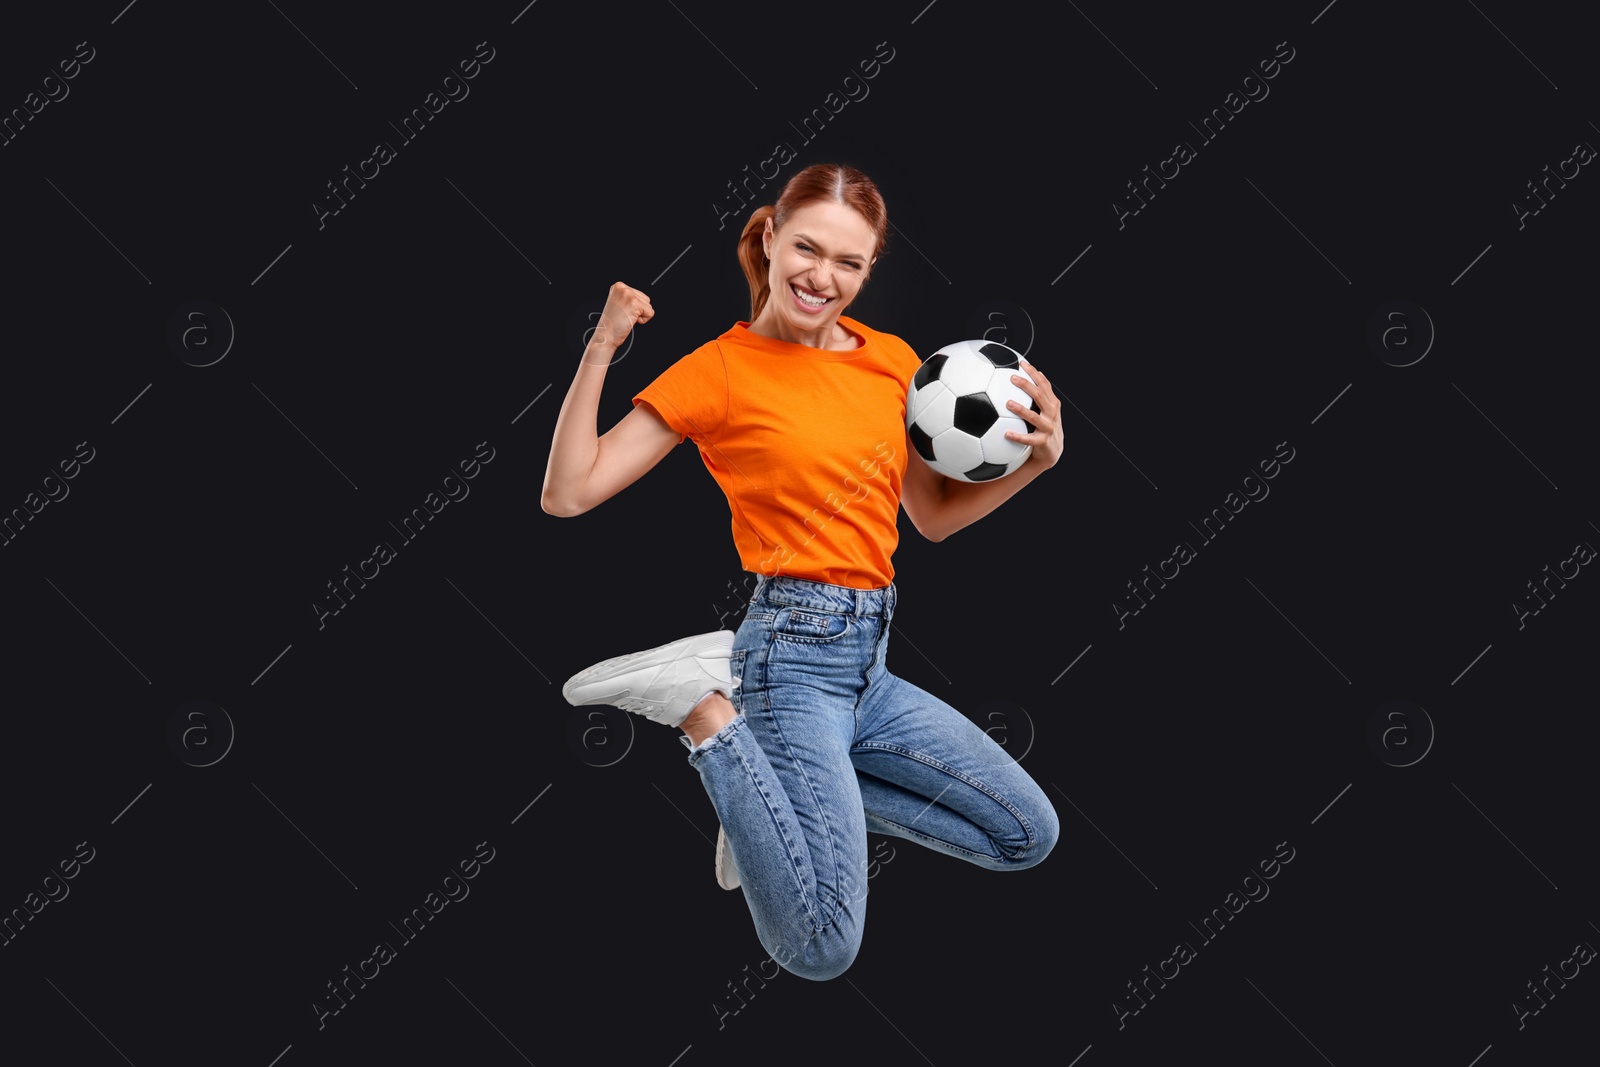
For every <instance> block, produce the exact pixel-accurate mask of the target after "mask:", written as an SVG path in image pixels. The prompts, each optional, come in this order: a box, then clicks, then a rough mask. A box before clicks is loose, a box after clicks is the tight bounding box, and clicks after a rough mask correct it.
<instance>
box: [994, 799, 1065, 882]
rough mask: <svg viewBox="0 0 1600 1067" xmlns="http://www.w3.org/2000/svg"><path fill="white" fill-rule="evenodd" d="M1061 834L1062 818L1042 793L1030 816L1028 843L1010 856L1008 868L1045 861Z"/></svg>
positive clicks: (1030, 865) (1028, 865) (1020, 868)
mask: <svg viewBox="0 0 1600 1067" xmlns="http://www.w3.org/2000/svg"><path fill="white" fill-rule="evenodd" d="M1060 836H1061V820H1060V819H1059V818H1058V817H1057V816H1056V809H1055V808H1054V807H1053V806H1052V805H1051V804H1050V801H1049V800H1048V799H1047V798H1045V797H1044V796H1043V795H1042V794H1041V796H1040V801H1039V804H1038V806H1037V807H1036V808H1035V809H1034V811H1033V812H1032V813H1030V815H1029V818H1028V843H1027V845H1025V846H1024V847H1023V849H1022V851H1021V852H1020V853H1018V854H1017V855H1015V856H1013V857H1011V858H1010V861H1009V862H1008V863H1007V864H1006V868H1007V869H1008V870H1014V871H1021V870H1026V869H1027V868H1029V867H1034V866H1037V865H1038V864H1040V863H1042V862H1044V858H1045V857H1046V856H1048V855H1050V851H1051V850H1052V849H1054V848H1055V847H1056V839H1057V838H1059V837H1060Z"/></svg>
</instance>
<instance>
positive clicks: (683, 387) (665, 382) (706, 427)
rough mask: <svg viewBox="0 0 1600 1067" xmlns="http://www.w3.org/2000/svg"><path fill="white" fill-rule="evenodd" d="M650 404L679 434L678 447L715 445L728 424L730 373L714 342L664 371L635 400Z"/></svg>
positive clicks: (635, 401)
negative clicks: (686, 441)
mask: <svg viewBox="0 0 1600 1067" xmlns="http://www.w3.org/2000/svg"><path fill="white" fill-rule="evenodd" d="M641 400H648V401H649V402H650V406H651V407H653V408H655V409H656V411H657V412H658V413H660V415H661V417H662V418H663V419H665V420H666V422H667V425H668V426H670V427H672V428H673V429H674V430H676V431H677V432H678V443H679V444H680V445H681V444H683V441H684V438H692V439H693V440H694V442H695V444H697V445H706V444H712V443H715V441H716V440H717V438H718V437H720V436H721V434H722V431H723V428H724V427H725V426H726V425H727V421H728V369H727V365H726V364H725V363H724V362H723V359H722V349H721V348H720V347H719V346H718V345H717V343H716V342H715V341H712V342H710V343H708V344H705V345H702V346H700V347H699V348H697V349H695V350H694V351H693V352H690V353H689V354H688V355H687V356H684V357H683V358H682V359H680V360H678V362H676V363H674V364H673V365H672V366H670V367H668V368H667V369H666V370H664V371H662V372H661V374H660V375H659V376H657V378H656V380H655V381H653V382H651V383H650V384H649V385H647V386H645V387H644V388H643V389H642V390H640V391H639V392H638V393H637V394H636V395H635V396H634V398H633V403H634V404H635V405H637V404H638V403H639V401H641Z"/></svg>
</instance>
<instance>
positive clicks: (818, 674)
mask: <svg viewBox="0 0 1600 1067" xmlns="http://www.w3.org/2000/svg"><path fill="white" fill-rule="evenodd" d="M894 606H895V587H894V586H893V585H892V584H891V585H888V586H885V587H884V588H882V589H851V588H847V587H845V586H838V585H829V584H826V583H822V582H815V581H810V580H808V579H803V578H793V577H789V576H786V575H780V576H777V577H772V578H768V577H766V576H760V577H758V579H757V584H756V588H755V592H754V594H753V595H752V597H751V600H750V603H749V607H748V609H747V611H746V613H745V618H744V621H743V623H742V624H741V625H740V626H739V629H738V631H737V632H736V633H735V635H734V642H733V654H732V661H731V663H730V669H731V671H732V674H733V681H734V688H733V705H734V707H735V709H737V711H738V712H739V714H738V715H737V716H736V717H735V718H734V720H733V721H732V722H731V723H729V724H728V725H727V726H725V727H723V728H722V729H721V730H719V731H718V732H717V733H716V734H714V735H712V736H711V737H709V738H707V739H706V740H705V741H704V742H703V743H702V744H700V745H699V746H698V747H695V748H693V749H691V750H690V753H689V763H690V766H692V767H694V768H695V770H696V771H698V772H699V774H700V779H701V781H702V783H703V784H704V785H705V789H706V793H707V794H708V795H709V796H710V797H711V803H712V805H713V806H714V807H715V808H716V810H717V815H718V817H719V818H720V819H721V820H722V827H723V832H724V833H725V834H726V836H727V839H728V846H729V848H730V849H731V851H732V853H733V858H734V863H735V865H736V866H737V868H738V871H739V878H740V881H741V883H742V887H743V890H744V894H745V900H746V902H747V903H748V904H749V906H750V914H751V916H752V917H753V918H754V920H755V926H756V933H757V936H758V937H759V938H760V940H761V943H762V945H763V946H764V947H765V948H766V949H767V950H768V952H770V953H771V955H772V959H773V960H774V961H776V962H777V963H778V964H779V965H780V966H782V967H783V968H784V969H785V970H787V971H789V972H791V973H793V974H797V975H800V976H801V977H803V978H810V979H814V980H817V981H822V980H826V979H829V978H835V977H837V976H839V975H840V974H843V973H844V972H845V970H846V969H847V968H848V967H849V966H850V964H851V963H852V962H853V961H854V960H855V957H856V953H857V952H858V951H859V949H860V947H861V935H862V927H863V923H864V921H865V918H866V908H867V860H868V857H867V832H868V831H869V830H870V831H872V832H873V833H878V834H885V835H888V836H891V837H898V838H903V839H905V840H908V841H913V842H915V843H917V844H920V845H923V846H926V847H928V848H931V849H935V850H937V851H940V852H944V853H946V854H948V855H951V856H955V857H957V858H958V859H963V860H966V861H967V862H969V863H975V864H977V865H978V866H980V867H985V868H987V869H989V870H994V871H1015V870H1022V869H1024V868H1027V867H1032V866H1033V865H1035V864H1037V863H1038V862H1039V861H1040V860H1042V859H1044V858H1045V856H1046V855H1048V854H1049V852H1050V849H1051V848H1052V847H1053V846H1054V845H1055V842H1056V836H1057V834H1058V833H1059V831H1060V824H1059V822H1058V821H1057V818H1056V812H1055V809H1054V808H1053V807H1052V806H1051V804H1050V801H1049V798H1047V797H1046V796H1045V794H1044V791H1043V790H1041V789H1040V788H1039V786H1038V785H1037V784H1036V783H1035V782H1034V781H1033V779H1032V778H1031V777H1029V775H1028V774H1027V772H1026V771H1024V770H1023V769H1022V768H1021V767H1020V766H1018V765H1017V763H1016V761H1015V760H1013V759H1012V758H1011V757H1010V756H1008V755H1007V754H1006V752H1005V750H1004V749H1003V748H1001V747H1000V746H999V745H998V744H996V743H995V742H994V740H993V739H992V738H990V737H989V736H988V735H987V734H985V733H984V732H983V730H982V729H980V728H979V727H978V726H977V725H976V724H975V723H973V722H972V720H970V719H968V718H967V717H966V716H964V715H962V714H961V713H960V712H959V711H957V710H956V709H955V708H953V707H951V706H950V705H949V704H946V703H945V702H944V701H942V700H940V699H939V698H937V697H935V696H932V695H931V694H929V693H927V692H924V691H923V690H922V689H919V688H918V687H916V686H914V685H912V684H911V683H909V682H907V681H904V680H902V679H900V678H897V677H895V676H894V675H893V674H890V673H889V669H888V666H887V663H886V657H887V653H888V645H889V624H890V621H891V620H892V618H893V616H894Z"/></svg>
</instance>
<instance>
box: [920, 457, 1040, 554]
mask: <svg viewBox="0 0 1600 1067" xmlns="http://www.w3.org/2000/svg"><path fill="white" fill-rule="evenodd" d="M1049 469H1050V465H1049V464H1048V463H1046V462H1044V457H1043V456H1042V455H1041V454H1040V453H1038V452H1035V453H1034V454H1033V455H1030V456H1029V457H1028V460H1027V462H1026V463H1024V464H1023V465H1022V466H1020V467H1018V468H1017V469H1016V470H1014V471H1012V472H1011V473H1010V474H1008V475H1006V476H1005V477H1004V478H997V479H995V480H994V481H992V482H958V481H956V480H955V479H954V478H946V479H945V481H944V495H943V496H942V497H941V498H940V500H939V504H938V510H937V512H936V515H937V520H936V521H937V529H938V531H939V540H941V541H942V540H944V539H945V538H946V537H949V536H950V535H951V534H953V533H955V532H956V531H957V530H960V529H964V528H965V527H968V526H971V525H972V524H973V523H975V522H977V521H978V520H979V519H981V518H983V517H984V516H985V515H987V514H989V513H990V512H991V511H993V510H994V509H995V508H997V507H999V506H1000V505H1001V504H1003V503H1005V502H1006V501H1007V500H1010V499H1011V498H1012V497H1013V496H1016V495H1017V493H1018V492H1019V491H1020V490H1021V489H1022V487H1023V486H1025V485H1027V484H1028V483H1030V482H1032V481H1033V480H1034V479H1035V478H1037V477H1038V476H1039V475H1041V474H1043V473H1044V472H1045V471H1047V470H1049Z"/></svg>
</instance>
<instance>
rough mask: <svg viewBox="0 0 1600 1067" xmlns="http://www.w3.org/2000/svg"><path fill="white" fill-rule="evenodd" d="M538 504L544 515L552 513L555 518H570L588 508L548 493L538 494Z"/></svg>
mask: <svg viewBox="0 0 1600 1067" xmlns="http://www.w3.org/2000/svg"><path fill="white" fill-rule="evenodd" d="M539 506H540V507H541V508H543V509H544V513H545V514H546V515H554V516H556V517H557V518H562V519H570V518H572V517H573V516H575V515H582V514H583V513H584V512H585V511H588V510H589V509H588V508H586V507H581V506H580V505H578V504H575V503H573V502H572V501H570V500H561V499H558V498H556V497H553V496H551V495H550V494H548V493H542V494H540V496H539Z"/></svg>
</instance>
